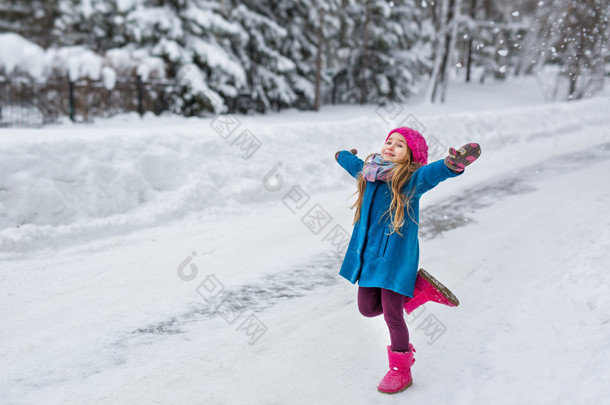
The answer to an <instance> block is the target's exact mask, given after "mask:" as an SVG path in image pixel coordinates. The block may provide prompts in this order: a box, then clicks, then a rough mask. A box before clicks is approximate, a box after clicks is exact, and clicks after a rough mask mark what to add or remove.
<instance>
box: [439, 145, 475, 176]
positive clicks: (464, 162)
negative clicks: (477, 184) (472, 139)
mask: <svg viewBox="0 0 610 405" xmlns="http://www.w3.org/2000/svg"><path fill="white" fill-rule="evenodd" d="M479 156H481V146H480V145H479V144H478V143H467V144H466V145H464V146H462V147H461V148H459V149H458V150H455V148H449V155H448V156H447V157H445V165H447V167H448V168H450V169H451V170H453V171H454V172H463V171H464V169H465V168H466V166H468V165H469V164H471V163H472V162H474V161H475V160H477V159H478V158H479Z"/></svg>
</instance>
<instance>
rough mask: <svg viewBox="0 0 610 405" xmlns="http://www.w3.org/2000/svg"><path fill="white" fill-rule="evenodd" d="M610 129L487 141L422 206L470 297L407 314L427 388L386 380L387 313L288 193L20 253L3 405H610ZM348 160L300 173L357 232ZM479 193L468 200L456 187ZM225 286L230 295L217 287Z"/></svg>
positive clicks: (427, 239)
mask: <svg viewBox="0 0 610 405" xmlns="http://www.w3.org/2000/svg"><path fill="white" fill-rule="evenodd" d="M490 114H491V113H490ZM609 121H610V120H608V121H603V120H599V119H598V118H596V119H591V120H590V121H589V123H588V124H587V125H586V126H584V127H583V126H578V125H576V126H573V127H572V128H568V127H566V131H565V133H563V134H562V135H561V136H553V137H551V136H536V137H527V138H525V139H522V140H521V141H519V142H515V143H510V142H509V143H505V142H496V143H494V142H490V144H491V145H492V146H491V147H489V148H488V149H484V154H485V155H484V158H482V159H481V161H480V162H478V163H477V165H476V166H473V167H472V168H471V170H470V171H469V173H468V174H467V175H466V176H463V178H460V179H458V180H456V181H452V182H447V183H446V184H443V185H441V186H439V188H438V190H434V191H433V192H431V193H430V196H429V197H428V196H427V197H426V199H425V201H422V203H423V204H424V211H423V213H422V221H421V222H422V259H421V263H422V265H423V266H424V267H426V268H427V269H429V270H430V271H432V273H433V274H435V275H437V276H438V277H439V278H440V279H441V280H442V281H443V282H445V283H446V284H447V285H448V286H450V287H451V288H452V290H454V291H455V292H456V295H457V296H458V297H459V298H460V301H461V305H460V307H459V308H457V309H449V308H443V307H439V306H427V307H425V310H423V311H421V312H420V313H416V314H415V316H411V317H409V318H408V323H409V327H410V332H411V336H412V340H413V342H414V344H415V346H416V348H417V356H416V359H417V362H416V364H415V366H414V369H413V373H414V378H415V384H414V386H413V387H412V388H410V389H409V390H408V391H407V392H405V393H404V394H401V395H400V396H394V397H391V396H382V395H380V394H378V393H377V392H376V391H375V384H376V383H377V382H378V380H379V378H381V376H382V375H383V373H384V372H385V368H386V358H385V352H384V350H385V349H384V347H385V345H386V344H387V332H386V327H385V324H384V323H383V320H382V319H380V318H376V319H367V318H363V317H362V316H360V315H359V313H358V311H357V308H356V306H355V292H356V290H355V287H354V286H352V285H350V284H349V283H347V282H345V281H344V280H342V279H340V278H339V277H338V276H337V270H338V267H339V265H340V258H338V257H337V255H336V254H334V252H333V250H332V249H331V247H330V246H329V243H328V241H325V240H323V235H322V234H319V235H314V234H312V233H311V232H310V230H309V229H307V227H306V226H304V225H303V223H302V222H301V215H295V214H294V213H292V212H291V211H290V210H289V209H288V208H287V207H286V206H285V205H284V204H283V203H282V202H281V201H280V197H281V195H280V194H277V195H275V196H271V197H267V199H263V200H262V201H260V202H256V203H251V204H248V205H245V206H244V207H247V209H246V208H242V207H240V206H238V207H235V206H233V205H231V206H228V207H224V208H223V207H221V208H218V209H217V210H215V211H213V212H204V213H192V214H188V215H186V216H185V217H184V218H180V219H179V220H177V221H173V222H170V223H167V224H164V225H158V226H155V227H153V228H144V229H137V228H134V230H133V231H132V232H129V233H125V234H121V235H117V236H110V237H106V238H103V239H97V240H95V239H94V240H85V241H84V242H82V243H78V240H73V243H72V246H63V247H61V248H60V249H57V250H42V251H35V250H34V251H31V252H29V253H23V254H18V255H13V256H10V255H7V256H6V257H5V259H4V260H3V263H2V269H1V271H0V286H1V287H0V288H1V296H2V297H4V298H3V306H2V308H1V309H0V316H1V318H2V319H3V324H4V327H3V329H2V330H1V331H0V342H1V343H2V352H0V363H1V364H2V368H3V370H2V380H0V392H1V393H2V395H1V396H2V398H3V400H2V403H7V404H26V403H27V404H39V403H45V404H83V403H93V404H129V403H151V404H154V403H161V404H168V403H189V404H190V403H193V404H237V403H253V404H306V403H307V404H311V403H329V404H342V403H354V404H371V403H403V402H404V401H407V400H408V401H412V402H413V403H416V402H421V401H427V402H438V403H449V402H451V403H453V404H472V403H482V404H483V403H500V404H514V403H527V404H529V403H531V404H546V403H549V404H550V403H562V404H563V403H569V404H581V403H582V404H589V403H595V402H596V401H597V402H599V401H600V400H603V398H608V397H610V390H609V388H608V387H607V385H606V384H604V383H603V381H608V379H609V378H610V367H608V366H607V364H609V363H610V343H608V336H610V315H609V311H608V309H607V308H608V307H609V304H610V302H608V295H607V291H608V288H609V287H610V277H608V275H607V271H606V270H607V266H608V262H609V259H610V257H609V252H610V217H609V216H608V215H607V214H606V212H607V207H608V206H610V180H608V178H607V176H606V174H607V173H608V171H609V170H610V159H608V158H609V157H610V144H609V140H610V136H609V133H608V131H609V128H610V127H609V125H608V124H609V123H610V122H609ZM356 124H357V122H356V123H355V125H356ZM484 145H485V144H484ZM269 147H271V146H269ZM286 147H289V145H287V146H286ZM320 149H330V150H333V145H330V146H329V145H328V144H327V145H322V147H321V148H320ZM508 152H510V153H508ZM499 163H501V164H499ZM262 167H265V166H262ZM297 168H299V167H298V166H295V168H294V170H296V169H297ZM335 169H336V170H335ZM333 170H334V171H333V173H332V175H333V176H337V177H338V179H339V180H338V183H337V184H339V183H343V182H344V185H342V186H339V187H335V189H333V190H329V189H328V188H324V187H323V188H321V189H314V188H313V187H314V186H313V183H306V182H303V183H301V184H303V185H304V187H305V188H308V187H309V188H308V189H312V190H314V192H311V193H310V197H311V201H310V203H309V205H308V206H307V209H308V208H309V207H310V206H311V205H312V204H314V203H319V204H322V205H323V206H324V208H325V209H326V211H327V212H328V213H330V214H331V215H332V218H333V220H332V225H335V224H338V225H340V226H342V227H344V228H346V229H349V224H350V223H351V215H352V212H351V211H349V210H348V209H347V205H348V203H347V202H346V201H345V198H346V197H347V196H348V195H349V194H351V192H353V187H352V184H351V183H350V179H349V177H348V176H347V175H345V174H344V173H342V172H341V170H340V169H338V168H336V167H335V168H334V169H333ZM260 176H262V173H261V174H260ZM301 176H302V174H301ZM340 176H344V177H340ZM286 178H287V179H293V178H288V177H286ZM303 181H305V180H303ZM292 183H294V181H293V182H292ZM292 183H291V184H292ZM334 184H335V183H331V184H329V186H333V185H334ZM463 190H466V191H469V192H470V191H471V193H469V194H468V195H467V196H462V197H458V196H457V195H458V194H457V193H458V192H459V191H463ZM282 193H283V191H282ZM350 201H352V200H350ZM438 218H443V219H442V220H438ZM332 225H331V226H332ZM193 252H196V255H193ZM190 264H193V265H195V267H190ZM179 268H181V269H182V270H179ZM189 272H190V273H189ZM179 274H182V276H183V277H182V278H181V277H179ZM189 274H193V279H192V280H190V279H189V278H188V277H187V276H188V275H189ZM204 281H206V282H207V284H205V286H207V287H208V289H207V290H202V289H201V288H205V286H203V287H202V284H201V283H202V282H204ZM198 287H199V291H198V290H197V288H198ZM219 291H222V292H223V293H229V295H228V297H229V300H228V301H219V300H218V299H221V298H226V297H227V295H224V294H223V295H218V296H217V297H216V298H214V293H216V292H219ZM206 294H207V295H206ZM206 299H207V300H206ZM218 304H222V305H223V306H221V308H220V309H221V310H222V311H221V313H220V314H219V313H217V312H215V311H213V308H214V306H215V305H218ZM238 316H239V317H238ZM234 318H237V319H234ZM253 321H260V322H261V323H260V324H257V325H255V323H252V322H253ZM248 322H250V323H248ZM257 326H258V329H257ZM260 328H263V329H260ZM261 332H264V333H262V334H261ZM251 343H253V344H251Z"/></svg>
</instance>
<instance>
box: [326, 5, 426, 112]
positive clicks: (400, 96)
mask: <svg viewBox="0 0 610 405" xmlns="http://www.w3.org/2000/svg"><path fill="white" fill-rule="evenodd" d="M342 11H343V12H342V15H341V16H342V25H341V31H342V32H341V34H340V37H341V43H340V44H339V50H340V53H339V54H344V55H345V58H344V60H343V61H339V63H341V62H342V65H343V66H342V68H341V69H340V70H339V71H338V72H336V75H335V88H334V94H335V97H336V100H338V101H342V102H359V103H367V102H383V101H386V100H398V101H404V100H406V98H407V97H408V96H409V95H410V94H412V93H414V92H416V91H417V87H418V79H419V78H420V77H421V76H422V75H423V74H425V73H426V72H427V70H428V68H429V58H430V56H429V55H430V50H429V48H428V47H427V46H426V45H425V44H424V40H423V39H424V38H425V36H426V35H427V34H429V25H428V24H427V21H425V19H423V18H422V16H423V11H422V7H421V6H420V5H419V4H417V3H415V2H414V1H412V0H397V1H391V2H386V1H381V0H364V1H357V0H344V2H343V9H342Z"/></svg>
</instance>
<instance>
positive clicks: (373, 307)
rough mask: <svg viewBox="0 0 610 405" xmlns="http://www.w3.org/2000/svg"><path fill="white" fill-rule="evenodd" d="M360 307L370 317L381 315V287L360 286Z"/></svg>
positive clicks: (361, 311) (362, 312)
mask: <svg viewBox="0 0 610 405" xmlns="http://www.w3.org/2000/svg"><path fill="white" fill-rule="evenodd" d="M358 309H359V310H360V313H361V314H362V315H364V316H366V317H368V318H371V317H374V316H378V315H381V314H382V313H383V306H382V305H381V288H377V287H358Z"/></svg>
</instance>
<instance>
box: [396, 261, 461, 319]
mask: <svg viewBox="0 0 610 405" xmlns="http://www.w3.org/2000/svg"><path fill="white" fill-rule="evenodd" d="M428 301H432V302H438V303H439V304H443V305H447V306H449V307H457V306H458V305H460V301H459V300H458V299H457V297H456V296H455V295H453V293H452V292H451V291H450V290H449V289H448V288H447V287H445V286H444V285H443V284H442V283H441V282H440V281H438V280H437V279H435V278H434V277H432V276H431V275H430V273H428V272H427V271H426V270H424V269H419V271H418V272H417V278H416V279H415V290H414V292H413V298H409V297H407V300H406V301H405V305H404V308H405V311H407V314H410V313H411V312H413V311H415V309H417V308H418V307H419V306H420V305H423V304H425V303H426V302H428Z"/></svg>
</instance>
